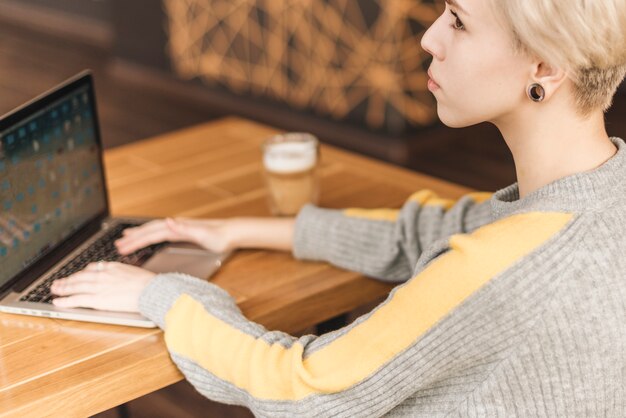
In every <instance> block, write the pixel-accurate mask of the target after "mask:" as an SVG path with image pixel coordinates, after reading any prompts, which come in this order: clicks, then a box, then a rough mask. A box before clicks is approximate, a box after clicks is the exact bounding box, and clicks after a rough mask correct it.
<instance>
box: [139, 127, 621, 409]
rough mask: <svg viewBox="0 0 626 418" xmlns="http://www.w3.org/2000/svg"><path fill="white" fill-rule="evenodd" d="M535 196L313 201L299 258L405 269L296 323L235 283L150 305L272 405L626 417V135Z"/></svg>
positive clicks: (169, 327) (195, 356)
mask: <svg viewBox="0 0 626 418" xmlns="http://www.w3.org/2000/svg"><path fill="white" fill-rule="evenodd" d="M611 140H612V141H613V143H615V144H616V146H617V147H618V152H617V154H616V155H615V156H613V157H612V158H611V159H609V160H608V161H607V162H605V163H604V164H603V165H602V166H600V167H598V168H596V169H594V170H590V171H586V172H583V173H578V174H575V175H572V176H568V177H565V178H562V179H559V180H557V181H554V182H552V183H550V184H548V185H546V186H544V187H542V188H541V189H539V190H536V191H535V192H533V193H531V194H529V195H528V196H526V197H524V198H523V199H520V198H519V190H518V186H517V183H516V184H513V185H511V186H509V187H506V188H504V189H501V190H499V191H497V192H496V193H494V194H493V195H492V194H489V193H474V194H471V195H467V196H464V197H463V198H461V199H459V200H458V201H456V202H454V201H450V200H448V199H443V198H440V197H438V196H437V195H436V194H435V193H433V192H431V191H429V190H421V191H419V192H418V193H416V194H414V195H413V196H411V197H409V198H408V200H407V201H406V203H405V204H404V205H403V207H402V208H401V209H399V210H360V209H347V210H341V211H339V210H328V209H321V208H317V207H314V206H306V207H305V208H304V209H303V210H302V211H301V212H300V213H299V214H298V217H297V220H296V230H295V237H294V241H295V242H294V250H293V253H294V256H295V257H297V258H299V259H310V260H322V261H327V262H330V263H332V264H334V265H337V266H340V267H344V268H346V269H350V270H355V271H358V272H362V273H364V274H365V275H368V276H371V277H372V278H376V279H380V280H388V281H393V282H397V283H398V285H397V286H396V287H395V288H394V289H393V291H392V292H391V293H390V295H389V297H388V298H387V299H386V300H385V301H384V302H383V303H381V304H380V305H379V306H378V307H376V308H375V309H374V310H373V311H372V312H369V313H368V314H366V315H364V316H362V317H360V318H358V319H357V320H356V321H355V322H354V323H352V324H350V325H348V326H346V327H344V328H342V329H340V330H338V331H335V332H331V333H328V334H325V335H321V336H313V335H307V336H304V337H300V338H295V337H292V336H290V335H288V334H285V333H282V332H278V331H268V330H266V329H265V328H264V327H262V326H260V325H258V324H255V323H253V322H251V321H249V320H248V319H246V318H245V317H244V316H243V315H242V314H241V312H240V310H239V309H238V308H237V306H236V305H235V303H234V301H233V299H232V298H231V297H230V296H229V295H228V294H227V293H226V292H225V291H224V290H222V289H220V288H219V287H217V286H215V285H213V284H210V283H207V282H205V281H202V280H199V279H196V278H193V277H189V276H185V275H182V274H176V273H172V274H161V275H159V276H157V277H156V278H155V279H154V280H153V281H152V282H151V284H150V285H149V286H148V287H147V288H146V289H145V291H144V292H143V294H142V295H141V298H140V310H141V312H142V313H143V314H144V315H145V316H146V317H148V318H150V319H152V320H154V321H155V322H156V323H157V324H159V326H160V327H161V328H163V329H164V330H165V340H166V343H167V346H168V349H169V350H170V353H171V356H172V359H173V361H174V362H175V363H176V364H177V366H178V367H179V368H180V370H181V371H182V372H183V373H184V374H185V376H186V378H187V379H188V380H189V381H190V382H191V383H192V384H193V385H194V386H195V387H196V388H197V390H198V391H199V392H200V393H202V394H203V395H205V396H206V397H208V398H211V399H213V400H217V401H220V402H224V403H229V404H238V405H245V406H247V407H248V408H250V409H251V410H252V411H253V412H254V414H255V415H257V416H264V417H300V416H302V417H307V416H315V417H375V416H383V415H385V416H394V417H398V416H411V417H417V416H428V417H436V416H501V417H513V416H519V417H529V416H533V417H534V416H550V417H556V416H564V417H565V416H567V417H603V416H610V417H624V416H626V325H625V324H624V323H625V320H626V144H625V143H624V141H623V140H622V139H619V138H611Z"/></svg>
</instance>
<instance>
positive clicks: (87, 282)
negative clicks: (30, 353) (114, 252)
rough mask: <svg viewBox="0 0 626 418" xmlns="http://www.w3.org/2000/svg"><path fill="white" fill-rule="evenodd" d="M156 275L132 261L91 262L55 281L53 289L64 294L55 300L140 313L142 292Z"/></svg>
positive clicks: (60, 303)
mask: <svg viewBox="0 0 626 418" xmlns="http://www.w3.org/2000/svg"><path fill="white" fill-rule="evenodd" d="M155 276H156V274H155V273H152V272H151V271H148V270H144V269H142V268H140V267H135V266H131V265H129V264H122V263H116V262H104V261H99V262H97V263H91V264H89V265H88V266H87V267H86V268H85V269H84V270H81V271H79V272H78V273H74V274H72V275H71V276H68V277H66V278H64V279H59V280H55V281H54V283H53V284H52V286H51V288H50V290H51V291H52V293H53V294H55V295H58V296H63V297H58V298H56V299H53V301H52V303H53V305H54V306H58V307H60V308H78V307H83V308H93V309H99V310H105V311H120V312H139V295H141V292H142V291H143V289H144V288H145V287H146V286H147V285H148V283H150V281H151V280H152V279H153V278H154V277H155Z"/></svg>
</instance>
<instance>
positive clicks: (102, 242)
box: [20, 224, 166, 303]
mask: <svg viewBox="0 0 626 418" xmlns="http://www.w3.org/2000/svg"><path fill="white" fill-rule="evenodd" d="M133 226H136V225H134V224H118V225H116V226H113V227H111V228H110V229H109V230H108V231H107V232H106V233H105V234H104V235H103V236H102V237H100V238H99V239H98V240H97V241H96V242H94V243H93V244H91V245H90V246H89V247H88V248H86V249H85V250H84V251H83V252H82V253H81V254H79V255H78V256H77V257H76V258H74V259H72V260H71V261H69V262H68V263H67V264H65V265H64V266H63V267H61V269H59V270H58V271H57V272H56V273H54V274H53V275H52V276H50V277H48V278H47V279H46V280H44V281H43V282H41V283H40V284H39V286H37V287H36V288H34V289H33V290H32V291H30V292H29V293H28V294H27V295H25V296H24V297H22V298H21V299H20V301H25V302H41V303H52V299H53V298H54V297H55V296H53V295H52V293H50V286H52V282H54V281H55V280H56V279H60V278H63V277H67V276H69V275H70V274H72V273H75V272H77V271H80V270H82V269H84V268H85V267H86V266H87V264H89V263H91V262H95V261H100V260H102V261H119V262H121V263H126V264H132V265H135V266H139V265H141V264H143V263H144V262H146V261H147V260H148V259H149V258H150V257H151V256H152V255H153V254H154V253H155V252H157V251H158V250H160V249H161V248H162V247H163V246H165V244H166V243H159V244H154V245H150V246H148V247H145V248H141V249H139V250H137V251H135V252H134V253H131V254H128V255H124V256H122V255H120V254H119V253H118V252H117V248H115V245H114V241H115V240H116V239H118V238H120V237H121V236H122V231H123V230H124V229H126V228H129V227H133Z"/></svg>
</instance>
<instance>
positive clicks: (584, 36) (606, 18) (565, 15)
mask: <svg viewBox="0 0 626 418" xmlns="http://www.w3.org/2000/svg"><path fill="white" fill-rule="evenodd" d="M491 2H492V5H493V7H494V9H495V11H496V14H497V15H499V17H501V18H502V21H503V22H504V24H505V26H506V27H507V28H508V29H509V30H510V33H511V34H512V37H513V48H514V50H515V51H516V52H517V53H525V54H527V55H528V56H533V57H538V58H540V59H542V60H544V61H546V62H547V63H549V64H550V65H553V66H556V67H558V68H561V69H563V70H564V71H566V72H567V74H568V77H569V78H570V79H571V80H572V82H573V84H574V99H575V104H576V109H577V111H578V113H579V114H580V115H581V116H583V117H585V116H588V115H589V114H590V113H592V112H593V111H595V110H596V109H599V108H601V109H602V111H603V112H606V111H607V110H608V109H609V108H610V107H611V105H612V102H613V96H614V95H615V92H616V90H617V88H618V87H619V85H620V83H621V81H622V80H623V79H624V77H625V76H626V0H492V1H491Z"/></svg>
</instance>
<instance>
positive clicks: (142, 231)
mask: <svg viewBox="0 0 626 418" xmlns="http://www.w3.org/2000/svg"><path fill="white" fill-rule="evenodd" d="M123 234H124V235H123V236H122V238H120V239H118V240H117V241H115V245H116V247H117V250H118V251H119V253H120V254H122V255H124V254H130V253H132V252H134V251H137V250H138V249H140V248H144V247H147V246H148V245H151V244H156V243H158V242H163V241H167V240H169V239H172V237H171V236H170V235H171V231H170V229H169V228H168V227H167V225H166V224H165V222H164V221H163V220H161V219H159V220H155V221H151V222H148V223H146V224H144V225H141V226H139V227H136V228H129V229H125V230H124V232H123Z"/></svg>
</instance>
